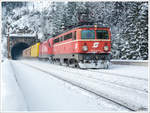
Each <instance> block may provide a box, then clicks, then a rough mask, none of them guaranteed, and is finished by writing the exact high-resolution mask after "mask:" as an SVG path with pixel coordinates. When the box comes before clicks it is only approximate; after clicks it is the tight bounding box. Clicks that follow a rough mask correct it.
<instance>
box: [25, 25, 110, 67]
mask: <svg viewBox="0 0 150 113" xmlns="http://www.w3.org/2000/svg"><path fill="white" fill-rule="evenodd" d="M110 52H111V32H110V28H109V27H101V26H99V25H84V26H79V27H76V28H73V29H71V30H68V31H64V32H63V33H61V34H59V35H57V36H55V37H52V38H49V39H48V40H46V41H44V42H40V43H36V44H35V45H32V46H30V47H29V48H26V49H25V50H23V55H22V56H23V57H25V58H39V59H49V61H50V62H51V63H58V64H60V65H62V64H65V65H67V66H71V67H76V68H108V67H109V63H110Z"/></svg>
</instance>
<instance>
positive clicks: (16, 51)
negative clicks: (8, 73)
mask: <svg viewBox="0 0 150 113" xmlns="http://www.w3.org/2000/svg"><path fill="white" fill-rule="evenodd" d="M28 47H29V45H28V44H26V43H23V42H21V43H17V44H15V45H14V46H13V47H12V49H11V57H12V59H13V60H17V59H19V58H20V57H21V56H22V51H23V50H24V49H25V48H28Z"/></svg>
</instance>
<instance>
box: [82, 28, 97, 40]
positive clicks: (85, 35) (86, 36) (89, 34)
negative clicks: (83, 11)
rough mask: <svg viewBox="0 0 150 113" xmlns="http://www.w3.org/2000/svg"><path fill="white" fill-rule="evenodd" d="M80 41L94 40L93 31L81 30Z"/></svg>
mask: <svg viewBox="0 0 150 113" xmlns="http://www.w3.org/2000/svg"><path fill="white" fill-rule="evenodd" d="M81 39H95V31H94V30H82V32H81Z"/></svg>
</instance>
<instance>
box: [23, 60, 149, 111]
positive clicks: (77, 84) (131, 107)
mask: <svg viewBox="0 0 150 113" xmlns="http://www.w3.org/2000/svg"><path fill="white" fill-rule="evenodd" d="M23 64H25V65H28V66H30V67H32V68H35V69H38V70H40V71H42V72H44V73H47V74H50V75H52V76H54V77H56V78H58V79H61V80H63V81H65V82H68V83H70V84H73V85H75V86H77V87H80V88H82V89H84V90H86V91H89V92H91V93H94V94H96V95H98V96H100V97H103V98H105V99H107V100H110V101H112V102H114V103H116V104H118V105H120V106H123V107H125V108H127V109H129V110H131V111H138V110H143V109H144V110H146V109H147V108H145V107H140V105H139V106H138V105H135V104H133V105H129V104H128V103H127V101H123V100H121V99H118V100H116V98H112V97H111V96H108V95H105V94H103V92H102V91H99V90H94V89H93V88H92V87H90V88H89V87H87V86H86V85H85V84H84V83H81V82H78V81H73V80H71V79H66V77H62V76H58V75H57V74H55V73H53V72H49V71H46V70H44V69H41V68H39V67H36V66H33V65H30V64H27V63H23ZM59 71H63V72H66V70H61V69H59ZM88 71H89V70H88ZM66 73H68V72H66ZM71 73H73V74H78V75H79V74H80V73H75V72H71ZM71 73H70V74H71ZM78 77H80V79H84V80H85V81H90V83H91V84H94V83H95V82H99V81H101V82H103V84H107V85H108V86H109V85H110V86H115V87H116V88H122V90H127V91H131V90H134V91H135V92H138V93H139V94H141V95H146V93H145V92H144V91H141V90H138V89H134V88H129V87H126V86H123V85H118V84H114V83H108V81H104V80H100V79H97V78H92V77H89V76H86V77H85V76H78ZM97 85H100V84H95V86H96V87H97ZM116 85H118V86H116ZM141 98H142V97H141ZM131 101H132V99H131Z"/></svg>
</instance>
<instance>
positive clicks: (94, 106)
mask: <svg viewBox="0 0 150 113" xmlns="http://www.w3.org/2000/svg"><path fill="white" fill-rule="evenodd" d="M10 64H11V65H10ZM2 66H3V76H4V75H6V74H7V75H9V76H12V78H13V79H14V80H16V81H17V83H16V84H17V85H10V86H9V87H10V88H11V89H12V88H13V87H18V92H19V94H22V101H21V102H22V103H24V108H23V109H21V110H28V111H129V109H127V108H126V107H128V108H130V109H133V110H139V109H140V110H142V109H145V108H146V109H147V107H148V105H147V104H148V94H147V91H148V67H146V66H125V65H123V66H122V65H112V66H111V68H110V69H108V70H105V69H97V70H92V69H88V70H81V69H73V68H69V67H65V66H58V65H54V64H49V63H47V62H41V61H31V60H21V61H9V60H5V62H4V63H2ZM10 66H12V67H10ZM11 69H13V70H12V71H9V70H11ZM4 72H5V73H4ZM6 72H7V73H6ZM9 72H11V73H9ZM13 73H14V74H15V75H14V74H13ZM54 76H55V77H57V78H61V79H63V80H65V81H67V82H69V83H72V84H69V83H67V82H65V81H62V80H60V79H57V78H55V77H54ZM5 77H6V78H8V76H5ZM3 78H4V77H3ZM12 81H13V80H11V79H8V81H5V80H3V84H6V83H5V82H7V83H8V82H10V83H11V82H12ZM14 83H15V82H14ZM73 84H74V85H76V86H74V85H73ZM77 86H79V87H81V88H84V89H88V90H89V91H92V92H93V93H95V94H97V96H96V95H95V94H93V93H90V92H88V91H85V90H83V89H81V88H79V87H77ZM5 89H6V87H5V86H4V85H3V90H5ZM7 90H8V91H11V90H9V89H6V91H7ZM6 91H5V93H4V94H3V96H2V97H3V110H4V111H7V110H8V111H9V109H6V108H7V107H5V106H9V105H10V104H8V103H7V104H6V102H9V101H10V100H7V99H5V98H7V92H6ZM3 92H4V91H3ZM18 92H17V91H15V92H14V93H15V94H14V95H18ZM98 95H99V96H98ZM11 96H12V95H10V97H11ZM17 99H18V100H20V97H18V98H17ZM17 99H16V101H13V102H14V104H13V105H14V106H18V102H19V101H18V100H17ZM15 103H16V104H15ZM116 103H119V104H121V105H119V104H116ZM122 105H123V106H122ZM124 106H126V107H124ZM4 108H5V109H4ZM16 110H17V111H19V110H20V109H16ZM10 111H11V110H10ZM12 111H13V110H12ZM14 111H15V110H14Z"/></svg>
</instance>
